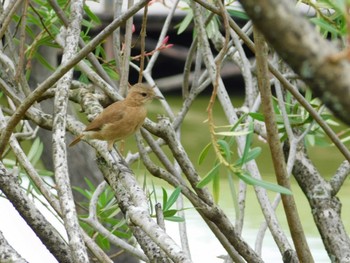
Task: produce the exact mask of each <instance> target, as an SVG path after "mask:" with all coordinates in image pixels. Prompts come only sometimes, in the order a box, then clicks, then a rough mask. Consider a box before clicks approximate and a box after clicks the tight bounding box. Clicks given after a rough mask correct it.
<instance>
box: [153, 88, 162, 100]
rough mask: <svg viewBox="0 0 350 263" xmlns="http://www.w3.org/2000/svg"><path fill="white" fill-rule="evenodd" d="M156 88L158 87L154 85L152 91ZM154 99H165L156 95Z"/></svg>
mask: <svg viewBox="0 0 350 263" xmlns="http://www.w3.org/2000/svg"><path fill="white" fill-rule="evenodd" d="M155 87H157V86H156V85H153V86H152V89H154V88H155ZM153 98H155V99H157V100H164V98H163V97H161V96H157V95H155V96H154V97H153Z"/></svg>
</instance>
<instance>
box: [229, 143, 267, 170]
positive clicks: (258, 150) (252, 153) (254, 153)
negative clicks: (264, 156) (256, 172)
mask: <svg viewBox="0 0 350 263" xmlns="http://www.w3.org/2000/svg"><path fill="white" fill-rule="evenodd" d="M261 151H262V149H261V147H255V148H253V149H251V150H250V151H249V152H248V153H247V155H246V157H245V160H244V161H243V159H242V158H239V159H238V160H237V161H236V162H235V166H242V165H243V164H245V163H247V162H249V161H251V160H254V159H255V158H256V157H258V156H259V155H260V153H261Z"/></svg>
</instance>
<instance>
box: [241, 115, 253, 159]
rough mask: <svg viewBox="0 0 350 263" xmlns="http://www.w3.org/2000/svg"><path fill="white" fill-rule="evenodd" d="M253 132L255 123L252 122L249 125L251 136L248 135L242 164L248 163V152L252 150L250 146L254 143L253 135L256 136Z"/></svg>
mask: <svg viewBox="0 0 350 263" xmlns="http://www.w3.org/2000/svg"><path fill="white" fill-rule="evenodd" d="M253 130H254V124H253V121H251V122H250V123H249V132H250V134H248V135H247V137H246V139H245V145H244V151H243V154H242V157H241V159H242V163H246V159H247V155H248V152H249V149H250V145H252V141H253V135H254V133H253Z"/></svg>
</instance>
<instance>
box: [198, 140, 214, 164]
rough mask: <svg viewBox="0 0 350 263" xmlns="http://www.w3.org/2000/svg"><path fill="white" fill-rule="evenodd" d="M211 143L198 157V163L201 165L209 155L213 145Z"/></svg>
mask: <svg viewBox="0 0 350 263" xmlns="http://www.w3.org/2000/svg"><path fill="white" fill-rule="evenodd" d="M211 146H212V145H211V143H208V144H207V146H205V147H204V149H203V150H202V151H201V153H200V154H199V157H198V164H199V165H201V164H202V163H203V161H204V159H205V157H207V155H208V152H209V149H210V147H211Z"/></svg>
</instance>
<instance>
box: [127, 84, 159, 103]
mask: <svg viewBox="0 0 350 263" xmlns="http://www.w3.org/2000/svg"><path fill="white" fill-rule="evenodd" d="M153 99H163V98H162V97H160V96H157V95H156V93H155V91H154V89H153V88H152V87H151V86H149V85H148V84H143V83H137V84H135V85H134V86H132V87H131V88H130V90H129V93H128V96H127V97H126V100H128V102H129V103H130V104H132V105H135V106H141V105H145V104H147V103H148V102H151V101H152V100H153Z"/></svg>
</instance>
